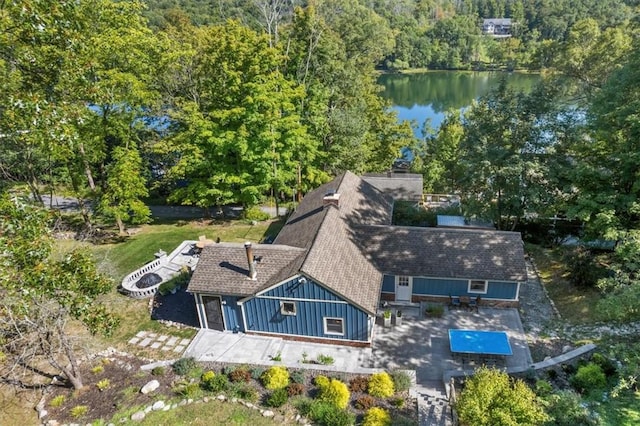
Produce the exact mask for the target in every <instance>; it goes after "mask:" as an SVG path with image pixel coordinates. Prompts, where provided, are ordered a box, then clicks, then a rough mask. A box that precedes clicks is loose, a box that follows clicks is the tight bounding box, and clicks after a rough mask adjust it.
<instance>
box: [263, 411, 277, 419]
mask: <svg viewBox="0 0 640 426" xmlns="http://www.w3.org/2000/svg"><path fill="white" fill-rule="evenodd" d="M275 415H276V413H274V412H273V411H271V410H265V411H263V412H262V416H263V417H273V416H275Z"/></svg>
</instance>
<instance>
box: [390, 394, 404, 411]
mask: <svg viewBox="0 0 640 426" xmlns="http://www.w3.org/2000/svg"><path fill="white" fill-rule="evenodd" d="M389 403H390V404H391V405H393V406H394V407H396V408H402V407H404V404H405V400H404V398H402V397H398V398H391V399H390V400H389Z"/></svg>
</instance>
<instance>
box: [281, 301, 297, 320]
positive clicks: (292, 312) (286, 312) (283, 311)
mask: <svg viewBox="0 0 640 426" xmlns="http://www.w3.org/2000/svg"><path fill="white" fill-rule="evenodd" d="M286 303H290V304H291V305H293V309H292V310H286V309H285V308H284V305H285V304H286ZM280 313H281V314H282V315H288V316H291V317H295V316H296V315H297V314H298V310H297V309H296V302H291V301H288V300H282V301H280Z"/></svg>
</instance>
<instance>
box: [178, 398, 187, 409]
mask: <svg viewBox="0 0 640 426" xmlns="http://www.w3.org/2000/svg"><path fill="white" fill-rule="evenodd" d="M178 405H179V406H180V407H182V406H183V405H187V400H186V399H183V400H182V401H180V402H178Z"/></svg>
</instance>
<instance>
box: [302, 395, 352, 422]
mask: <svg viewBox="0 0 640 426" xmlns="http://www.w3.org/2000/svg"><path fill="white" fill-rule="evenodd" d="M298 409H299V410H300V412H301V413H302V415H304V416H306V417H307V418H309V419H310V420H311V421H313V422H314V423H315V424H318V425H320V426H350V425H353V424H354V423H355V420H356V419H355V416H354V415H353V413H350V412H349V411H347V410H345V409H341V408H338V407H336V406H335V405H333V404H331V403H329V402H325V401H319V400H313V401H304V403H303V404H301V405H299V406H298Z"/></svg>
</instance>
